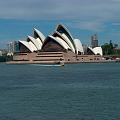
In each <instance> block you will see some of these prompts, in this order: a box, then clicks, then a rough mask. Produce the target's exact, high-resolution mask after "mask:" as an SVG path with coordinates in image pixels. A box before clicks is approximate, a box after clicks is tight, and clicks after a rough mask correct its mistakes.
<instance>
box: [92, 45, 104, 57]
mask: <svg viewBox="0 0 120 120" xmlns="http://www.w3.org/2000/svg"><path fill="white" fill-rule="evenodd" d="M93 51H94V53H95V54H100V55H101V56H102V55H103V51H102V48H101V47H95V48H93Z"/></svg>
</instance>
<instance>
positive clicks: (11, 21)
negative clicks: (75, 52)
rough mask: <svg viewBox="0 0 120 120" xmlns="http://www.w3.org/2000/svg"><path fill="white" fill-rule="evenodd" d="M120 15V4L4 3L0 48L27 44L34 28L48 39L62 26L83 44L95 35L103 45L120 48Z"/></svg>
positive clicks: (95, 0)
mask: <svg viewBox="0 0 120 120" xmlns="http://www.w3.org/2000/svg"><path fill="white" fill-rule="evenodd" d="M119 12H120V0H9V1H8V0H0V28H1V29H0V48H4V47H5V46H6V44H7V42H9V41H14V40H21V39H22V40H25V39H26V36H27V35H31V34H32V30H33V28H34V27H36V28H37V29H39V30H40V31H41V32H42V33H43V34H45V35H46V36H47V35H48V34H51V32H53V31H54V29H55V27H56V25H57V24H58V23H62V24H64V25H65V26H66V27H67V28H68V29H69V30H70V32H71V34H72V35H73V37H74V38H79V39H80V40H81V42H82V43H83V44H90V36H91V35H92V34H95V33H97V34H98V38H99V43H100V44H103V43H106V42H109V40H112V41H113V43H117V44H120V14H119Z"/></svg>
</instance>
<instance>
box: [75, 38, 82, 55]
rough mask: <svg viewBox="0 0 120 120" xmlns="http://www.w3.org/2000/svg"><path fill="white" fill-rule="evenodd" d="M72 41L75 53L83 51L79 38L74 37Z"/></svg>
mask: <svg viewBox="0 0 120 120" xmlns="http://www.w3.org/2000/svg"><path fill="white" fill-rule="evenodd" d="M74 43H75V47H76V51H77V54H78V52H81V53H84V50H83V46H82V43H81V41H80V40H79V39H74Z"/></svg>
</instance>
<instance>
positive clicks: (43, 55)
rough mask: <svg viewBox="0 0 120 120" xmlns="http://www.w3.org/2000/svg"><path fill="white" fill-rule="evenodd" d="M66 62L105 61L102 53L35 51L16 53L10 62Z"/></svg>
mask: <svg viewBox="0 0 120 120" xmlns="http://www.w3.org/2000/svg"><path fill="white" fill-rule="evenodd" d="M61 62H64V63H65V64H66V63H91V62H104V60H103V59H102V56H100V55H77V54H75V53H73V52H71V51H67V52H33V53H15V54H14V56H13V60H12V61H7V63H8V64H59V63H61Z"/></svg>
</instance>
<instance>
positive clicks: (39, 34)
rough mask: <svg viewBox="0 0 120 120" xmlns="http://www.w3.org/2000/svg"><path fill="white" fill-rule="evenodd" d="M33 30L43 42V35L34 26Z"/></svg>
mask: <svg viewBox="0 0 120 120" xmlns="http://www.w3.org/2000/svg"><path fill="white" fill-rule="evenodd" d="M34 31H35V32H36V33H37V34H38V36H39V38H40V40H41V42H42V43H43V42H44V40H45V36H44V35H43V34H42V33H41V32H40V31H39V30H37V29H36V28H34Z"/></svg>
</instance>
